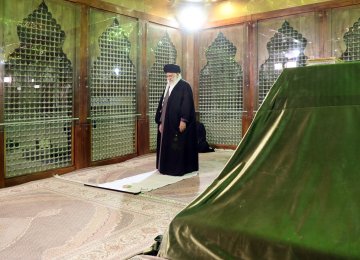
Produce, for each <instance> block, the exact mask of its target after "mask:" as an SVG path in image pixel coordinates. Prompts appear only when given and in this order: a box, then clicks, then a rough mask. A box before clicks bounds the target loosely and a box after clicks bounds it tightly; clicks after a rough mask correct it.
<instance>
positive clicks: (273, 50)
mask: <svg viewBox="0 0 360 260" xmlns="http://www.w3.org/2000/svg"><path fill="white" fill-rule="evenodd" d="M306 44H307V40H306V39H305V38H304V37H303V36H302V34H300V33H298V31H296V30H294V28H293V27H291V26H290V24H289V22H287V21H285V22H284V23H283V24H282V26H281V28H280V29H279V30H278V32H277V33H275V35H274V36H273V37H272V38H271V40H270V41H269V42H268V43H267V50H268V53H269V58H268V59H267V60H266V61H265V63H263V64H262V65H261V67H260V72H259V105H260V104H261V103H262V102H263V100H264V98H265V96H266V95H267V93H268V92H269V89H270V88H271V87H272V85H273V84H274V83H275V81H276V79H277V78H278V77H279V75H280V74H281V72H282V71H283V69H284V68H285V67H300V66H305V65H306V60H307V57H306V56H305V55H304V50H305V47H306Z"/></svg>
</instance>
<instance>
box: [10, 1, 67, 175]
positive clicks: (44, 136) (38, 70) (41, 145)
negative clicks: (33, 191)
mask: <svg viewBox="0 0 360 260" xmlns="http://www.w3.org/2000/svg"><path fill="white" fill-rule="evenodd" d="M17 34H18V36H19V39H20V46H19V47H18V48H16V49H15V50H14V51H13V52H12V53H11V54H10V55H9V57H8V59H7V61H6V63H5V77H4V83H5V84H4V86H5V91H4V100H5V102H4V107H5V111H4V118H5V120H4V122H5V137H6V156H5V157H6V177H7V178H8V177H14V176H19V175H24V174H28V173H33V172H40V171H44V170H49V169H53V168H59V167H64V166H69V165H71V164H72V157H71V154H72V151H71V148H72V143H71V141H72V120H73V118H72V96H73V70H72V66H71V63H70V61H69V60H68V59H67V57H66V55H65V54H64V52H63V51H62V45H63V42H64V39H65V33H64V31H62V30H61V26H60V25H59V24H58V23H57V22H56V20H55V19H54V18H53V17H52V14H51V13H50V12H49V11H48V7H47V6H46V4H45V3H44V2H43V3H42V4H40V5H39V7H38V8H37V9H36V10H34V11H33V12H32V13H31V14H30V15H29V16H28V17H26V18H25V19H24V20H23V21H22V22H21V23H19V24H18V26H17Z"/></svg>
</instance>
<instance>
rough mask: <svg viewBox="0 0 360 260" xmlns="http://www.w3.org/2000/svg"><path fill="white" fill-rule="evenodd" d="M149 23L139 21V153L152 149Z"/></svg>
mask: <svg viewBox="0 0 360 260" xmlns="http://www.w3.org/2000/svg"><path fill="white" fill-rule="evenodd" d="M146 42H147V23H146V22H145V21H142V20H140V21H139V55H138V67H137V75H138V80H137V92H136V93H137V94H136V96H137V111H138V114H140V116H138V117H137V131H136V132H137V134H136V135H137V136H136V140H137V154H138V155H143V154H147V153H149V151H150V136H149V129H150V126H149V116H148V88H147V62H146V61H147V52H146V48H147V45H146Z"/></svg>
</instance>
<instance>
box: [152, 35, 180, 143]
mask: <svg viewBox="0 0 360 260" xmlns="http://www.w3.org/2000/svg"><path fill="white" fill-rule="evenodd" d="M175 62H176V49H175V46H174V45H173V44H172V42H171V40H170V37H169V35H168V33H165V35H164V37H162V38H161V39H160V41H159V42H158V44H157V46H156V49H155V63H154V64H153V66H152V67H151V69H150V73H149V115H150V150H154V149H156V136H157V124H156V123H155V121H154V118H155V113H156V109H157V106H158V104H159V99H160V97H161V95H162V94H163V92H164V89H165V86H166V78H165V76H164V70H163V68H164V65H165V64H169V63H175Z"/></svg>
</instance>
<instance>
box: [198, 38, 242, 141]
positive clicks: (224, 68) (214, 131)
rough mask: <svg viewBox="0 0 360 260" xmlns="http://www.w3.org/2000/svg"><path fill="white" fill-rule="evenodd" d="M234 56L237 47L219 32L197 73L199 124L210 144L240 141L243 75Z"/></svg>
mask: <svg viewBox="0 0 360 260" xmlns="http://www.w3.org/2000/svg"><path fill="white" fill-rule="evenodd" d="M235 54H236V47H235V46H234V45H233V44H232V43H231V42H230V41H229V40H228V39H227V38H226V37H225V36H224V35H223V34H222V33H219V34H218V36H217V37H216V39H215V40H214V42H213V43H212V44H211V45H210V46H209V48H208V49H207V50H206V58H207V61H208V62H207V64H206V66H205V67H204V68H203V69H202V70H201V72H200V84H199V110H200V122H202V123H203V124H204V125H205V128H206V133H207V139H208V142H209V143H212V144H225V145H237V144H238V143H239V141H240V140H241V128H242V127H241V125H242V124H241V120H242V119H241V118H242V110H243V73H242V69H241V66H240V65H239V64H238V63H237V62H236V61H235Z"/></svg>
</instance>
